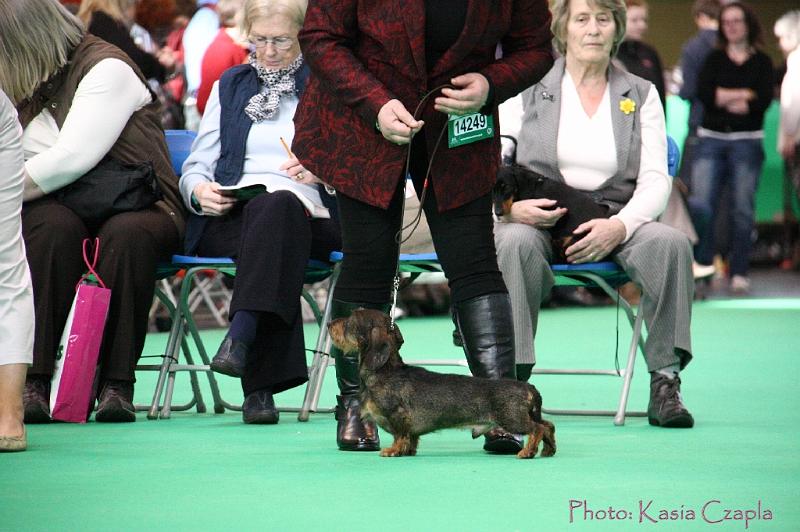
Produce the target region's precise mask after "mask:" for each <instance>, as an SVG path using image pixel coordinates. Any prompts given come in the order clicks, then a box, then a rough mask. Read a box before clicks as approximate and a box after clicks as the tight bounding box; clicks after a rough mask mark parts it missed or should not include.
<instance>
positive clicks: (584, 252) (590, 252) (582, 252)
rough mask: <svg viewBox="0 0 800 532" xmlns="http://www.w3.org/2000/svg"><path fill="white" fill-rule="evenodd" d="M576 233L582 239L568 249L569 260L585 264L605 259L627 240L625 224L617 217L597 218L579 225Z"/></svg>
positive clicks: (573, 262)
mask: <svg viewBox="0 0 800 532" xmlns="http://www.w3.org/2000/svg"><path fill="white" fill-rule="evenodd" d="M572 234H574V235H576V236H577V237H580V235H585V236H583V237H582V238H581V239H580V240H578V241H577V242H575V243H574V244H572V245H571V246H570V247H568V248H567V249H566V255H567V262H570V263H572V264H583V263H586V262H597V261H599V260H602V259H604V258H605V257H606V256H608V254H609V253H611V252H612V251H613V250H614V248H616V247H617V246H618V245H620V244H621V243H622V241H623V240H625V235H626V234H627V230H626V229H625V225H624V224H623V223H622V222H620V221H619V220H617V219H616V218H595V219H594V220H589V221H588V222H586V223H582V224H581V225H579V226H578V227H577V228H576V229H575V231H573V233H572Z"/></svg>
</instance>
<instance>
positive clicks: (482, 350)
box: [453, 293, 522, 454]
mask: <svg viewBox="0 0 800 532" xmlns="http://www.w3.org/2000/svg"><path fill="white" fill-rule="evenodd" d="M453 322H454V323H455V326H456V329H457V330H458V333H459V336H461V340H462V343H463V346H462V347H463V348H464V354H465V355H466V357H467V363H468V364H469V369H470V371H471V372H472V375H473V376H475V377H484V378H488V379H516V364H515V360H514V322H513V319H512V317H511V300H510V299H509V297H508V294H503V293H493V294H486V295H483V296H478V297H474V298H472V299H468V300H466V301H461V302H459V303H455V304H454V305H453ZM483 448H484V450H486V451H489V452H493V453H502V454H505V453H517V452H519V451H521V450H522V438H519V437H517V436H515V435H514V434H511V433H510V432H508V431H506V430H503V429H502V428H500V427H497V428H494V429H492V430H490V431H489V432H488V433H487V434H486V441H485V443H484V445H483Z"/></svg>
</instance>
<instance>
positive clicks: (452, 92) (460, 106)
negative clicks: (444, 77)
mask: <svg viewBox="0 0 800 532" xmlns="http://www.w3.org/2000/svg"><path fill="white" fill-rule="evenodd" d="M450 83H452V84H453V85H454V86H455V89H450V88H446V89H442V95H441V96H439V97H438V98H436V100H435V101H434V106H433V107H434V109H436V110H437V111H441V112H442V113H447V114H449V115H468V114H471V113H477V112H478V111H480V110H481V108H482V107H483V106H484V105H486V99H487V98H489V80H488V79H486V76H484V75H483V74H478V73H477V72H470V73H468V74H463V75H461V76H456V77H455V78H453V79H451V80H450Z"/></svg>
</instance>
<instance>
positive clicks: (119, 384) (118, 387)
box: [94, 380, 136, 423]
mask: <svg viewBox="0 0 800 532" xmlns="http://www.w3.org/2000/svg"><path fill="white" fill-rule="evenodd" d="M94 420H95V421H98V422H100V423H132V422H134V421H136V409H135V408H134V407H133V383H132V382H127V381H116V380H108V381H106V383H105V385H104V386H103V389H102V391H101V392H100V403H99V404H98V405H97V412H96V413H95V415H94Z"/></svg>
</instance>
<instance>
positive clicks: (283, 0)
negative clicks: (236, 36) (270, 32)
mask: <svg viewBox="0 0 800 532" xmlns="http://www.w3.org/2000/svg"><path fill="white" fill-rule="evenodd" d="M306 7H308V0H245V3H244V16H243V17H242V31H243V32H244V34H245V35H250V29H251V28H252V26H253V24H254V23H255V21H256V20H258V19H262V18H269V17H272V16H274V15H277V14H281V15H284V16H286V17H288V18H289V19H290V20H291V21H293V22H294V23H296V24H297V27H298V28H301V27H302V26H303V20H304V19H305V18H306Z"/></svg>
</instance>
